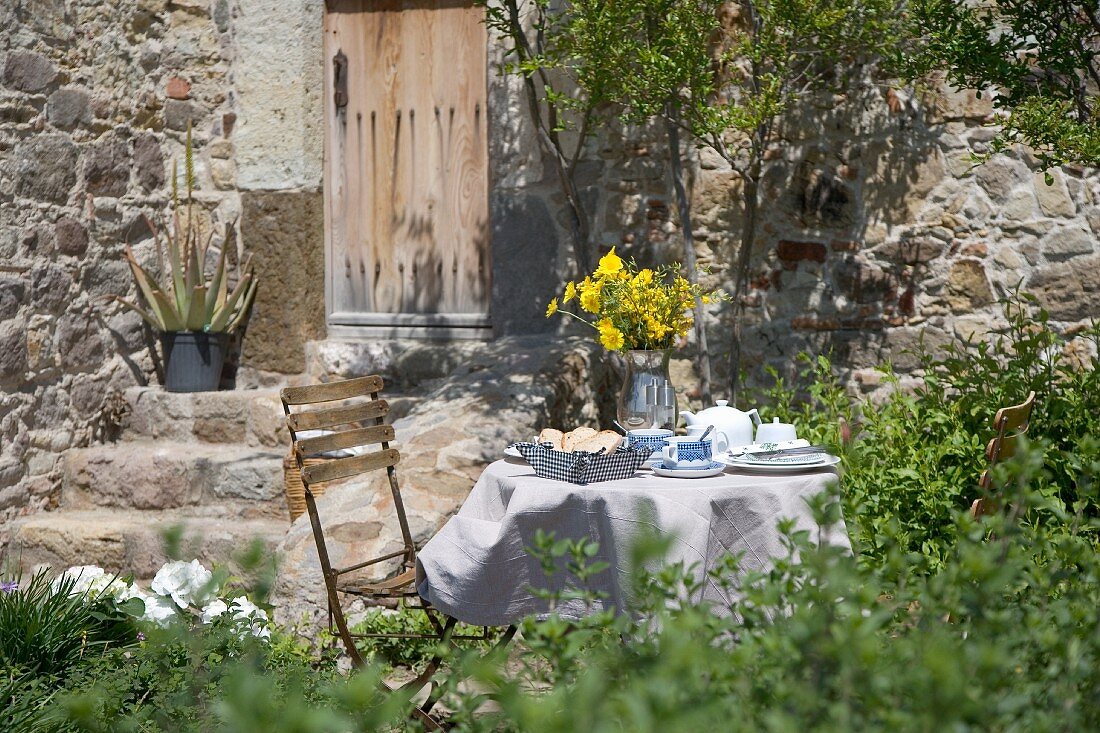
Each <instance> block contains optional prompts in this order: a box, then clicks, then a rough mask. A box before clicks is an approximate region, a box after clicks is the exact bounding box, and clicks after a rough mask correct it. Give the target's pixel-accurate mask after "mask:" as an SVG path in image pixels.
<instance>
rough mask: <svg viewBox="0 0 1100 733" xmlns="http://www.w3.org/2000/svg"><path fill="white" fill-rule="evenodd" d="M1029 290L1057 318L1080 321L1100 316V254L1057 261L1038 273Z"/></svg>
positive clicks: (1028, 284)
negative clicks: (1099, 306) (1099, 304)
mask: <svg viewBox="0 0 1100 733" xmlns="http://www.w3.org/2000/svg"><path fill="white" fill-rule="evenodd" d="M1027 290H1028V291H1029V292H1031V293H1033V294H1034V295H1035V297H1036V298H1038V299H1039V303H1040V304H1041V305H1042V306H1043V307H1044V308H1046V309H1047V310H1048V311H1050V316H1051V318H1053V319H1054V320H1057V321H1079V320H1082V319H1086V318H1096V317H1097V316H1098V315H1100V308H1098V306H1097V303H1100V255H1092V256H1091V257H1078V258H1076V259H1073V260H1070V261H1068V262H1058V263H1055V264H1053V265H1051V266H1049V267H1044V268H1041V269H1039V270H1037V271H1036V272H1035V274H1033V275H1032V276H1031V279H1030V281H1028V283H1027Z"/></svg>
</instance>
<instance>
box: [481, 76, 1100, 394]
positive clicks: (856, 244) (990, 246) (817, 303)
mask: <svg viewBox="0 0 1100 733" xmlns="http://www.w3.org/2000/svg"><path fill="white" fill-rule="evenodd" d="M513 105H514V107H515V109H516V113H518V110H520V109H522V108H520V107H518V102H513ZM993 120H994V118H993V110H992V108H991V106H990V104H989V102H988V100H979V99H977V98H976V97H975V95H974V94H973V93H972V92H959V91H954V90H950V89H946V88H941V89H939V90H938V91H937V92H935V93H929V94H928V95H927V96H924V97H922V98H916V97H914V96H913V95H912V94H911V93H907V92H903V91H900V90H890V89H885V88H882V87H880V86H877V85H867V87H865V89H864V90H863V91H862V93H861V95H860V96H858V97H854V98H851V99H845V98H836V99H832V100H828V106H827V107H825V108H823V109H818V110H808V111H805V112H804V113H802V116H800V117H796V118H794V119H792V120H790V121H788V124H787V125H786V126H785V127H784V129H783V130H782V133H781V136H780V137H781V140H780V141H778V142H776V143H775V144H774V145H773V146H772V147H771V148H770V149H769V150H768V151H767V155H766V158H767V161H768V162H767V164H766V174H765V181H764V185H763V189H762V202H763V203H762V207H761V217H760V220H761V226H760V228H759V230H758V238H757V241H756V244H755V248H754V251H755V256H754V258H753V261H752V272H751V290H750V292H749V294H748V297H747V306H748V310H747V320H748V323H749V327H748V328H746V344H745V354H744V357H745V360H746V361H745V364H744V368H746V369H748V371H749V373H750V377H755V376H760V375H761V374H762V368H761V367H762V366H763V365H765V364H767V365H771V366H775V367H777V368H778V369H779V370H780V372H781V373H790V372H791V371H793V368H794V364H795V361H794V358H795V356H796V355H797V354H798V352H800V351H803V350H808V351H811V352H815V353H819V352H832V353H833V354H834V357H835V360H836V362H837V365H838V366H839V367H840V368H841V369H843V370H844V371H845V372H846V375H847V378H848V379H849V381H850V382H851V383H853V385H857V386H862V387H863V388H864V389H873V388H874V387H875V386H877V384H878V374H877V373H876V372H875V370H874V369H872V368H870V367H873V366H874V365H877V364H880V363H882V362H884V361H890V362H892V363H893V364H894V365H895V367H897V368H898V369H899V370H900V371H903V372H904V371H909V370H912V369H913V368H914V366H915V364H916V360H915V358H914V356H913V354H911V353H910V350H911V349H913V348H915V347H916V346H917V344H918V341H919V339H921V338H923V339H924V343H925V344H926V345H927V346H929V347H930V348H931V349H933V350H935V349H938V348H940V347H942V346H943V345H945V344H946V343H947V342H948V341H950V340H952V339H955V338H967V337H970V336H973V335H975V334H981V333H984V331H985V330H986V329H988V328H989V327H990V326H993V325H996V324H997V323H1000V322H1003V318H1002V317H1001V310H1000V306H999V305H998V304H997V302H996V301H997V300H998V299H1000V298H1002V297H1004V296H1006V295H1007V294H1009V293H1010V292H1011V291H1012V290H1013V289H1014V288H1015V287H1016V286H1017V285H1022V288H1023V289H1024V290H1025V291H1030V292H1032V293H1034V294H1035V295H1036V296H1037V297H1038V299H1039V302H1040V304H1042V305H1043V306H1044V307H1046V308H1048V309H1049V310H1050V313H1051V317H1052V320H1053V321H1055V322H1057V324H1058V325H1059V326H1060V327H1062V328H1064V329H1072V328H1073V327H1074V326H1075V325H1076V324H1077V323H1079V322H1081V321H1083V320H1088V319H1090V318H1096V317H1100V299H1098V298H1097V295H1098V291H1100V249H1098V248H1097V245H1096V233H1097V228H1098V227H1100V198H1098V197H1100V175H1098V174H1097V172H1096V171H1093V170H1086V169H1080V168H1072V167H1066V168H1063V169H1059V170H1055V171H1052V172H1051V175H1052V176H1053V184H1052V185H1047V183H1046V181H1045V180H1044V176H1043V174H1042V173H1040V172H1038V171H1037V170H1036V161H1035V159H1034V157H1033V156H1031V154H1030V153H1029V152H1028V151H1026V150H1017V151H1014V152H1011V153H1008V154H1005V155H999V156H997V157H995V158H993V159H991V160H990V161H989V162H987V163H984V164H982V165H977V164H976V163H975V161H974V159H973V156H974V154H975V153H976V154H981V153H984V152H986V151H987V150H988V142H989V140H990V139H991V138H992V136H993V131H992V129H991V128H990V127H989V123H990V122H992V121H993ZM533 144H534V143H533V141H530V142H529V145H532V146H533ZM588 150H589V155H588V158H587V160H586V161H585V162H584V163H582V165H581V166H579V170H580V171H581V181H580V183H581V185H582V186H583V187H585V190H586V194H587V195H588V197H589V200H590V201H592V202H593V204H594V209H595V213H594V222H595V226H594V231H595V232H597V237H598V245H599V247H600V250H601V252H602V251H606V250H607V248H609V247H610V246H612V245H615V246H617V251H618V252H619V253H620V254H621V255H624V256H628V257H635V258H637V259H638V260H639V261H640V262H643V263H647V264H652V263H660V262H668V261H674V260H680V259H682V256H683V255H682V248H681V244H680V239H679V236H678V221H677V212H676V210H675V205H674V200H673V198H672V196H671V191H670V184H669V181H668V178H667V164H666V160H667V147H666V146H665V145H664V144H663V141H662V140H661V139H660V137H659V136H657V135H655V134H654V131H652V130H645V129H642V130H637V129H635V130H624V129H621V128H620V127H618V126H616V125H611V126H609V127H607V128H606V129H605V130H604V132H603V134H602V135H600V136H599V137H598V138H595V139H593V140H592V141H591V143H590V145H589V148H588ZM693 157H694V161H693V165H692V170H691V200H692V206H693V207H694V219H695V221H694V224H695V233H696V237H697V238H698V240H699V242H698V243H697V246H698V251H699V255H700V260H701V262H702V263H703V264H704V265H706V266H709V267H710V268H711V272H712V275H711V276H710V277H709V278H708V281H709V284H711V285H715V286H720V287H724V288H726V290H727V291H731V290H732V271H731V268H732V264H731V263H732V260H733V258H734V256H735V254H736V252H737V249H738V246H739V242H740V229H741V221H742V208H741V204H740V200H739V195H740V182H739V180H738V178H737V176H736V175H735V174H734V173H733V172H732V171H731V170H729V168H728V167H727V166H726V165H725V163H724V161H722V160H721V159H720V158H718V157H717V156H716V155H714V154H713V153H709V152H708V151H706V150H703V151H700V152H698V153H697V154H695V153H693ZM531 170H532V168H531V167H530V166H528V167H523V166H520V167H517V168H510V169H508V171H507V172H506V173H502V175H501V177H500V179H499V181H498V184H497V188H496V189H494V195H495V196H496V197H498V198H500V197H502V196H504V195H505V194H508V195H509V196H510V198H509V199H508V201H509V204H508V205H510V206H513V207H517V208H518V209H519V210H520V211H522V212H523V213H524V215H525V217H526V220H525V221H522V220H521V221H522V223H521V224H520V227H521V228H523V227H526V230H527V231H529V230H532V229H536V228H537V225H536V224H535V223H534V222H535V221H538V220H540V219H547V218H551V217H552V215H551V213H550V212H555V211H560V210H561V208H560V196H558V194H557V189H556V186H555V185H554V182H553V181H550V180H546V173H543V172H542V171H535V172H533V173H531V172H530V171H531ZM540 173H542V178H541V179H540V176H539V174H540ZM516 178H520V179H521V180H520V181H519V182H518V183H512V181H513V180H514V179H516ZM536 191H538V192H539V195H538V196H536V195H535V192H536ZM564 224H565V222H564V221H558V222H557V227H556V235H555V236H556V238H557V239H558V241H559V242H561V243H562V246H561V247H559V251H561V250H564V249H565V243H566V242H567V241H568V240H567V238H566V237H567V234H566V230H565V228H564ZM527 231H525V233H527ZM549 237H550V234H549V233H548V232H546V231H545V230H542V229H539V230H538V233H537V235H536V234H535V233H534V232H530V233H527V239H526V240H525V241H528V242H537V241H540V240H543V239H547V238H549ZM529 246H530V245H529ZM538 246H544V245H542V244H541V242H540V244H539V245H538ZM532 248H533V246H532ZM529 262H531V260H529V259H520V258H517V259H514V260H510V261H508V262H506V263H504V264H503V265H500V267H501V268H502V269H504V270H505V271H506V273H505V276H506V277H509V278H511V279H512V280H517V279H518V278H519V274H520V272H532V273H538V272H540V271H539V270H538V267H537V266H535V265H531V264H527V263H529ZM556 265H557V267H556V270H554V275H556V276H558V277H559V278H560V276H561V275H563V274H564V275H566V276H570V277H571V276H575V273H573V272H570V271H569V268H570V266H569V264H568V262H565V263H563V262H562V261H560V260H559V261H558V262H557V263H556ZM548 270H549V268H547V269H544V270H542V271H541V274H538V275H537V276H536V277H535V279H534V280H533V282H532V284H533V285H534V287H535V288H537V289H538V290H539V292H538V293H537V294H536V293H533V292H531V290H527V291H526V294H527V300H526V301H524V302H523V304H522V305H523V307H525V308H526V309H527V310H526V311H525V315H526V321H525V322H531V323H532V324H533V322H534V321H537V320H538V318H539V316H541V311H540V312H536V309H537V306H538V305H539V304H541V305H545V303H546V302H547V301H548V300H549V298H550V297H552V296H553V295H554V294H555V289H554V285H555V283H553V282H550V281H551V280H553V277H554V275H548ZM544 280H545V281H546V282H545V283H544V282H543V281H544ZM559 282H560V279H559ZM527 301H530V302H531V303H532V305H526V303H527ZM728 310H729V306H728V305H718V306H714V307H712V308H711V312H710V313H709V314H708V326H709V328H708V333H709V339H710V346H711V349H712V353H713V354H714V356H715V359H716V362H715V367H716V371H717V378H718V381H716V384H721V381H720V380H722V379H724V378H725V375H726V373H727V371H728V370H727V365H726V358H727V357H726V355H727V354H728V344H729V340H728V336H727V334H728V332H729V329H728V325H727V324H728V323H729V313H728ZM509 317H510V318H512V319H519V317H520V316H519V314H518V313H517V312H516V311H515V310H513V311H512V312H511V313H510V314H509ZM559 325H561V326H562V327H563V328H567V327H568V324H566V323H564V322H563V323H561V324H559ZM690 350H691V349H690V347H689V348H688V349H686V350H684V351H683V352H681V355H682V356H687V355H688V354H689V353H690ZM676 371H677V374H678V375H679V376H678V381H679V382H680V386H681V388H682V389H683V390H684V391H685V392H688V393H691V392H692V388H693V387H694V384H693V377H692V375H691V370H690V363H689V362H688V361H686V360H681V361H680V364H679V365H678V367H677V370H676ZM717 389H718V392H719V394H721V391H722V390H721V389H720V388H717Z"/></svg>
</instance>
